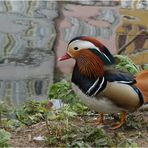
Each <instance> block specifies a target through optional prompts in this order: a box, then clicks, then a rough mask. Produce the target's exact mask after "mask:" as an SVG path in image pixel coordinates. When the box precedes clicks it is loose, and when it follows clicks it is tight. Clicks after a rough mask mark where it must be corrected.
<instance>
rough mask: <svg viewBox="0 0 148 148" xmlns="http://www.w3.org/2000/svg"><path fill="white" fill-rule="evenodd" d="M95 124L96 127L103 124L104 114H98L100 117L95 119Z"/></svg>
mask: <svg viewBox="0 0 148 148" xmlns="http://www.w3.org/2000/svg"><path fill="white" fill-rule="evenodd" d="M96 124H97V125H100V124H104V114H103V113H100V116H99V117H98V118H97V121H96Z"/></svg>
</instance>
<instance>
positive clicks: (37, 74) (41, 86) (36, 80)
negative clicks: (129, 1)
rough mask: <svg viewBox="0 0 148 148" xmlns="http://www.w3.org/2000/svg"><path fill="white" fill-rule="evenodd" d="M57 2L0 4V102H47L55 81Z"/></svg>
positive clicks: (16, 103) (6, 2) (12, 2)
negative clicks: (32, 100) (54, 50)
mask: <svg viewBox="0 0 148 148" xmlns="http://www.w3.org/2000/svg"><path fill="white" fill-rule="evenodd" d="M56 17H57V2H51V1H0V100H3V101H7V102H8V103H9V104H11V105H19V104H21V103H22V102H24V101H25V100H27V99H36V100H40V99H46V98H47V93H48V88H49V85H50V84H51V83H52V81H53V69H54V54H53V52H52V48H53V44H54V41H55V37H56V31H55V27H54V22H53V19H55V18H56Z"/></svg>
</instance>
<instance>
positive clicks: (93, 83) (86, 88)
mask: <svg viewBox="0 0 148 148" xmlns="http://www.w3.org/2000/svg"><path fill="white" fill-rule="evenodd" d="M72 82H73V83H74V84H75V85H77V86H78V87H79V88H80V89H81V91H82V92H83V93H85V94H86V95H88V96H95V95H97V94H98V93H99V92H101V91H102V90H103V89H104V88H105V87H106V84H107V81H106V79H105V78H104V77H103V76H101V77H87V76H85V75H82V73H81V72H80V70H79V67H78V65H77V63H76V64H75V66H74V70H73V74H72Z"/></svg>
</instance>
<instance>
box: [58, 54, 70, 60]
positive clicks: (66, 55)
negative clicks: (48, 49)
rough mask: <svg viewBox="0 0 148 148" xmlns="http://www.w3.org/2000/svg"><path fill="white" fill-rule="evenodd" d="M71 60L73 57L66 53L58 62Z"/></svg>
mask: <svg viewBox="0 0 148 148" xmlns="http://www.w3.org/2000/svg"><path fill="white" fill-rule="evenodd" d="M70 58H71V56H70V55H69V54H68V53H66V54H65V55H64V56H62V57H60V58H58V61H64V60H67V59H70Z"/></svg>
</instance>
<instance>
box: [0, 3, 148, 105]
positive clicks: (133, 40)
mask: <svg viewBox="0 0 148 148" xmlns="http://www.w3.org/2000/svg"><path fill="white" fill-rule="evenodd" d="M147 17H148V1H147V0H137V1H136V0H106V1H104V0H98V1H92V0H85V1H11V0H7V1H0V101H6V102H7V103H9V104H10V105H19V104H22V103H23V102H24V101H25V100H28V99H35V100H42V99H47V94H48V90H49V87H50V85H51V84H52V83H53V81H54V80H55V79H56V80H58V79H59V77H61V74H62V75H63V76H66V77H67V76H68V77H69V75H70V73H71V70H72V66H73V64H74V61H73V60H70V61H68V62H66V61H65V62H60V63H59V62H58V61H57V58H58V57H59V56H61V55H63V54H64V52H65V50H66V46H67V43H68V42H69V41H70V40H71V39H72V38H73V37H76V36H81V35H88V36H94V37H96V38H98V39H99V40H100V41H102V42H103V43H104V44H105V46H106V47H108V49H109V50H110V51H111V52H112V53H113V54H118V53H120V54H125V55H127V56H129V57H130V58H131V59H132V60H133V61H134V63H135V64H138V65H145V64H148V40H147V37H148V33H147V30H148V19H147ZM128 43H129V45H128ZM126 45H127V46H126Z"/></svg>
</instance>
